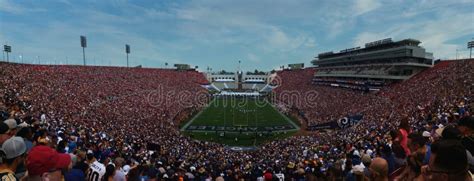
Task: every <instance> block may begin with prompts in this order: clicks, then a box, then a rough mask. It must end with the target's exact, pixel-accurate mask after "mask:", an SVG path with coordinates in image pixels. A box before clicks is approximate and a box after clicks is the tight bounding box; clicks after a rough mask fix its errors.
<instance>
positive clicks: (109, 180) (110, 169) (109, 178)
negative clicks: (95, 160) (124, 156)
mask: <svg viewBox="0 0 474 181" xmlns="http://www.w3.org/2000/svg"><path fill="white" fill-rule="evenodd" d="M114 176H115V167H114V165H112V164H109V165H107V167H106V168H105V175H104V177H103V181H114Z"/></svg>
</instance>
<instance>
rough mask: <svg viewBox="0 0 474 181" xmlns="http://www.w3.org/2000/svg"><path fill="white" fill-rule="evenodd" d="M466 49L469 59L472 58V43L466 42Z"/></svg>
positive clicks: (473, 44) (473, 45) (473, 42)
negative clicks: (467, 49)
mask: <svg viewBox="0 0 474 181" xmlns="http://www.w3.org/2000/svg"><path fill="white" fill-rule="evenodd" d="M467 48H469V58H472V48H474V41H470V42H467Z"/></svg>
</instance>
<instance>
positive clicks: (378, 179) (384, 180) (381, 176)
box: [370, 157, 388, 181]
mask: <svg viewBox="0 0 474 181" xmlns="http://www.w3.org/2000/svg"><path fill="white" fill-rule="evenodd" d="M370 173H371V175H372V176H371V179H372V180H374V181H388V163H387V161H386V160H385V159H383V158H380V157H377V158H374V159H373V160H372V163H371V164H370Z"/></svg>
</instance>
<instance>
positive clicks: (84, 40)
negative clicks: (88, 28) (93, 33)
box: [81, 36, 87, 66]
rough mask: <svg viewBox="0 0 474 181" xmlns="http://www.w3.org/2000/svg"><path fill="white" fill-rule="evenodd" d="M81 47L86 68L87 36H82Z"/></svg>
mask: <svg viewBox="0 0 474 181" xmlns="http://www.w3.org/2000/svg"><path fill="white" fill-rule="evenodd" d="M81 47H82V59H83V61H84V66H86V50H85V48H86V47H87V39H86V36H81Z"/></svg>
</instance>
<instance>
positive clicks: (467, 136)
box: [458, 116, 474, 154]
mask: <svg viewBox="0 0 474 181" xmlns="http://www.w3.org/2000/svg"><path fill="white" fill-rule="evenodd" d="M458 129H459V131H460V132H461V135H462V140H461V143H462V144H463V145H464V147H466V149H467V150H468V151H469V152H470V153H471V154H474V117H472V116H466V117H464V118H461V119H460V120H459V122H458Z"/></svg>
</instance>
